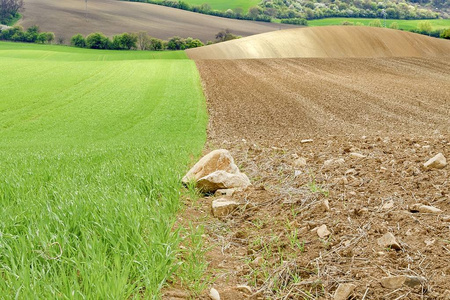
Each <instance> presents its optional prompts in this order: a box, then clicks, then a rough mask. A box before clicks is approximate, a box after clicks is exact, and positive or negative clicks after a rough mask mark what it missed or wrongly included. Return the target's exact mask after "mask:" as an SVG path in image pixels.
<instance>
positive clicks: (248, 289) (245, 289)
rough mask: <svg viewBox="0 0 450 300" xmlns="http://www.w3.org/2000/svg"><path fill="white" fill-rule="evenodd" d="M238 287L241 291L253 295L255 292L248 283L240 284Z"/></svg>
mask: <svg viewBox="0 0 450 300" xmlns="http://www.w3.org/2000/svg"><path fill="white" fill-rule="evenodd" d="M236 289H237V290H238V291H240V292H243V293H245V294H249V295H251V294H252V293H253V292H252V288H251V287H249V286H248V285H238V286H237V287H236Z"/></svg>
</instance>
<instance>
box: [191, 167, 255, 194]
mask: <svg viewBox="0 0 450 300" xmlns="http://www.w3.org/2000/svg"><path fill="white" fill-rule="evenodd" d="M250 185H251V183H250V180H249V179H248V177H247V175H245V174H244V173H239V174H231V173H228V172H225V171H215V172H213V173H211V174H209V175H206V176H205V177H202V178H200V179H199V180H198V181H197V187H198V188H199V189H200V190H201V191H202V192H204V193H211V192H215V191H217V190H220V189H230V188H236V189H241V190H243V189H246V188H247V187H248V186H250Z"/></svg>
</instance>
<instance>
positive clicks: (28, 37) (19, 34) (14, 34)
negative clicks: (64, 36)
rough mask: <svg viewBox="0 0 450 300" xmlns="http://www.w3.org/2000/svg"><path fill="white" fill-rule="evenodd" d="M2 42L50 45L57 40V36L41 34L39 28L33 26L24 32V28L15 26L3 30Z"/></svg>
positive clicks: (0, 34)
mask: <svg viewBox="0 0 450 300" xmlns="http://www.w3.org/2000/svg"><path fill="white" fill-rule="evenodd" d="M0 40H3V41H13V42H23V43H38V44H50V43H52V42H53V41H54V40H55V34H54V33H53V32H41V30H40V29H39V26H31V27H30V28H28V29H27V30H24V29H23V27H22V26H14V27H10V28H7V29H4V30H1V31H0Z"/></svg>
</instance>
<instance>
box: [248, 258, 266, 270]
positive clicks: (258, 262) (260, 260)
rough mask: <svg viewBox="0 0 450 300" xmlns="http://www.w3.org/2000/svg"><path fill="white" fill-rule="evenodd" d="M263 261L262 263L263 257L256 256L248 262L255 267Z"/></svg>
mask: <svg viewBox="0 0 450 300" xmlns="http://www.w3.org/2000/svg"><path fill="white" fill-rule="evenodd" d="M263 263H264V258H262V257H261V256H258V257H257V258H255V259H254V260H253V261H252V262H251V263H250V265H251V266H253V267H257V266H260V265H262V264H263Z"/></svg>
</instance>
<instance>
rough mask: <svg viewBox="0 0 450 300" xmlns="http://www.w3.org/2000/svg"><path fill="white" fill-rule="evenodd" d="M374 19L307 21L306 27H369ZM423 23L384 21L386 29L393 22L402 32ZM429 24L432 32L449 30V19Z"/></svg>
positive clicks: (432, 21) (434, 20) (433, 21)
mask: <svg viewBox="0 0 450 300" xmlns="http://www.w3.org/2000/svg"><path fill="white" fill-rule="evenodd" d="M373 20H375V19H360V18H327V19H319V20H309V21H308V26H329V25H340V24H342V22H345V21H347V22H353V23H356V22H361V23H363V24H364V25H366V26H367V25H369V23H370V22H371V21H373ZM379 20H380V21H381V24H383V25H384V20H383V19H379ZM421 21H425V20H392V19H388V20H386V27H389V25H391V24H392V23H393V22H397V23H398V27H399V29H403V30H411V29H417V26H418V24H419V22H421ZM426 21H429V22H430V23H431V26H432V27H433V30H438V29H443V28H450V19H433V20H426Z"/></svg>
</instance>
